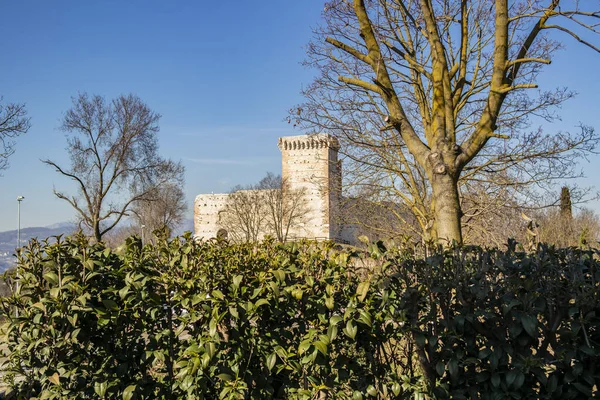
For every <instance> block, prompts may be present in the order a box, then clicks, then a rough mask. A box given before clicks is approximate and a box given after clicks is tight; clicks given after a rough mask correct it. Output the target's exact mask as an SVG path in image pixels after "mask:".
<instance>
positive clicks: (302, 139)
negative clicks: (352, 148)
mask: <svg viewBox="0 0 600 400" xmlns="http://www.w3.org/2000/svg"><path fill="white" fill-rule="evenodd" d="M277 146H278V147H279V150H281V151H284V150H314V149H327V148H330V149H334V150H339V148H340V143H339V142H338V140H337V139H336V138H334V137H333V136H330V135H327V134H322V133H320V134H312V135H302V136H285V137H281V138H279V142H278V144H277Z"/></svg>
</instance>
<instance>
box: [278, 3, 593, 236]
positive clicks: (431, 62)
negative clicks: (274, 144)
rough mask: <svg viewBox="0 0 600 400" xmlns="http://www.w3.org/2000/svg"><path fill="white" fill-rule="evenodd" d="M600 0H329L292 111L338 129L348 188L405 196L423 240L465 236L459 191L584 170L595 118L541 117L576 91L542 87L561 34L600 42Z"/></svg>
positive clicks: (522, 186) (549, 179) (300, 119)
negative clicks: (572, 127) (560, 128)
mask: <svg viewBox="0 0 600 400" xmlns="http://www.w3.org/2000/svg"><path fill="white" fill-rule="evenodd" d="M590 3H591V2H579V1H576V0H514V1H510V2H509V1H508V0H494V1H491V0H334V1H330V2H328V3H327V4H326V5H325V12H324V20H325V22H324V24H323V26H322V27H321V28H319V29H318V30H317V31H316V36H315V40H314V41H313V42H312V43H311V44H310V46H309V49H308V60H307V63H308V64H309V65H312V66H313V67H316V68H317V69H318V70H319V71H320V74H318V76H317V78H316V79H315V81H314V82H313V83H312V84H311V85H310V86H309V87H308V88H307V89H306V90H305V91H304V95H305V98H306V101H305V102H304V103H303V104H301V105H299V106H298V107H297V108H295V109H294V110H292V113H291V115H290V118H291V119H293V120H294V121H295V123H296V124H298V125H299V126H300V127H301V128H302V129H305V130H309V131H319V132H329V133H331V134H333V135H335V136H336V137H338V139H339V140H340V142H341V143H342V149H344V150H343V151H344V153H345V154H344V155H345V164H344V165H345V171H346V177H347V178H348V179H347V182H348V183H349V184H350V185H356V186H358V187H361V186H362V187H368V188H369V189H368V191H369V192H372V193H376V196H377V197H378V198H379V199H381V204H398V203H403V204H405V205H406V206H408V207H409V208H410V209H411V210H412V213H413V214H414V216H415V217H416V220H417V221H418V225H419V227H420V228H421V230H422V232H423V234H424V236H425V238H432V239H439V240H440V241H442V242H450V241H457V242H462V239H463V235H462V227H461V218H462V216H463V210H461V193H462V192H463V191H465V192H468V191H470V192H473V189H476V190H479V189H480V188H482V187H487V188H488V189H489V190H490V193H494V192H502V191H505V190H507V189H506V188H510V190H511V191H512V193H511V197H512V198H515V199H519V198H520V197H522V196H523V193H527V192H529V193H530V192H531V190H530V187H531V185H533V184H535V185H538V186H548V185H551V184H553V183H554V182H556V181H560V180H563V179H566V178H569V177H573V176H576V175H578V172H577V168H576V167H577V161H578V159H579V157H581V156H582V155H585V154H587V153H589V152H590V151H593V150H594V149H595V147H596V145H597V143H598V136H597V135H596V134H595V133H594V130H593V129H591V128H589V127H585V126H581V127H580V128H578V129H577V130H576V131H575V132H561V133H555V132H553V133H551V134H546V133H544V132H543V131H542V130H541V129H536V128H535V127H532V124H534V123H535V122H536V120H537V121H539V118H541V119H542V120H546V121H553V120H555V119H556V118H558V116H557V115H556V109H557V106H559V105H560V104H562V103H563V102H564V101H566V100H567V99H569V98H571V97H572V96H573V93H572V92H571V91H569V90H567V89H565V88H558V89H551V90H543V91H542V90H536V88H537V85H536V79H537V77H538V75H539V74H540V73H541V72H542V71H543V67H544V66H545V65H546V64H549V63H550V62H551V60H552V57H553V55H554V54H555V52H556V50H558V49H559V48H560V47H562V45H563V44H562V42H561V41H559V39H561V40H562V37H561V36H559V35H561V34H564V35H566V37H568V38H570V39H574V40H575V41H577V42H579V43H580V44H582V45H584V46H587V47H588V48H590V49H592V50H593V51H596V52H598V51H599V50H600V49H598V47H596V46H595V45H594V44H593V43H592V41H591V39H592V38H595V37H596V34H597V33H598V30H597V23H598V20H599V18H600V11H599V10H597V9H593V8H594V7H596V8H597V7H598V5H597V3H595V5H593V4H590ZM502 186H503V187H504V188H505V189H501V188H499V187H502ZM491 200H492V202H491V203H490V204H494V202H496V200H495V199H494V198H493V196H492V198H491ZM485 207H486V208H487V207H489V204H488V205H485ZM476 212H479V211H477V210H476Z"/></svg>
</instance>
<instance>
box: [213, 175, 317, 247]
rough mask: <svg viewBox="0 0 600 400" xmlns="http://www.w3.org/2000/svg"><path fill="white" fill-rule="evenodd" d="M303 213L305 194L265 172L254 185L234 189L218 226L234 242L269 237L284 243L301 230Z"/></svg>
mask: <svg viewBox="0 0 600 400" xmlns="http://www.w3.org/2000/svg"><path fill="white" fill-rule="evenodd" d="M306 212H307V199H306V194H305V191H304V190H303V189H296V188H292V187H291V186H290V185H289V184H288V182H287V181H286V180H285V179H282V178H281V176H279V175H274V174H273V173H270V172H268V173H267V175H266V176H265V177H264V178H263V179H261V180H260V182H259V183H258V184H256V185H251V186H247V187H241V186H237V187H235V188H234V189H233V191H232V193H231V194H230V196H229V199H228V201H227V204H226V205H225V209H224V210H223V211H222V212H221V217H220V222H219V224H220V226H221V228H222V229H225V230H226V231H227V235H228V237H229V238H230V239H232V240H234V241H245V242H250V241H257V240H259V239H260V238H262V237H264V236H265V235H272V236H273V237H275V238H276V239H277V240H278V241H281V242H285V241H286V240H288V238H289V236H290V234H291V233H292V232H295V233H297V232H298V231H299V230H300V229H299V228H300V226H301V224H302V222H304V218H305V215H306Z"/></svg>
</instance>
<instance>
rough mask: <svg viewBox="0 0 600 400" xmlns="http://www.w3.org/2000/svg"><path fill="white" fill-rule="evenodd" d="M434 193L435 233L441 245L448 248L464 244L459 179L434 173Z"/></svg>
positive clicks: (432, 183) (445, 174) (432, 184)
mask: <svg viewBox="0 0 600 400" xmlns="http://www.w3.org/2000/svg"><path fill="white" fill-rule="evenodd" d="M431 189H432V191H433V211H434V216H435V228H434V229H435V232H436V234H437V239H438V241H439V242H440V243H442V244H443V245H445V246H447V245H450V244H452V242H453V241H456V243H459V244H460V243H462V232H461V225H460V219H461V215H462V212H461V209H460V197H459V195H458V182H457V179H455V178H454V177H452V176H451V175H450V174H447V173H443V174H440V173H435V172H434V173H433V179H432V181H431Z"/></svg>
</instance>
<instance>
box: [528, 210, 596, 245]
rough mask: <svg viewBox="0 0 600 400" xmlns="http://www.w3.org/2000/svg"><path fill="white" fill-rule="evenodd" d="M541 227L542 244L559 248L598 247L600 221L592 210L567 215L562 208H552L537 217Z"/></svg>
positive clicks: (540, 237) (539, 238) (540, 239)
mask: <svg viewBox="0 0 600 400" xmlns="http://www.w3.org/2000/svg"><path fill="white" fill-rule="evenodd" d="M535 221H536V223H537V224H538V225H539V227H538V231H539V235H538V236H539V237H538V238H537V239H538V240H539V241H540V242H544V243H550V244H554V245H556V246H559V247H569V246H577V247H586V246H598V243H599V242H598V241H599V240H600V219H599V218H598V215H596V214H595V213H594V212H593V211H592V210H589V209H586V208H583V209H581V210H579V211H578V212H577V213H574V214H572V215H566V214H564V213H562V212H561V210H560V208H558V207H552V208H549V209H547V210H545V211H543V212H539V213H537V214H536V215H535Z"/></svg>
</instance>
